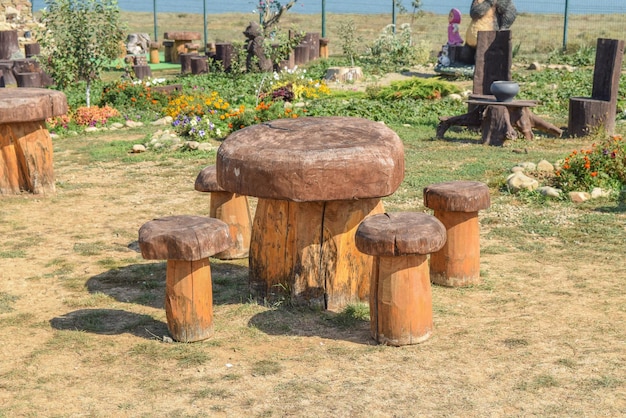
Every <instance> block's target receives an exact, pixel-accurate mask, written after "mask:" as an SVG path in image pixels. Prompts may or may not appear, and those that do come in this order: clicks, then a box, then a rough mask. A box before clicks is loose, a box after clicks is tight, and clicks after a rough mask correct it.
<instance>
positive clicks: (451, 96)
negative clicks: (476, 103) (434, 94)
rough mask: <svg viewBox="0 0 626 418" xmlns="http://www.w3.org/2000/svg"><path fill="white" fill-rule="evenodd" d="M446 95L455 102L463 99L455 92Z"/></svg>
mask: <svg viewBox="0 0 626 418" xmlns="http://www.w3.org/2000/svg"><path fill="white" fill-rule="evenodd" d="M448 97H449V98H450V99H451V100H456V101H457V102H462V101H463V100H464V98H463V96H461V95H460V94H457V93H452V94H448Z"/></svg>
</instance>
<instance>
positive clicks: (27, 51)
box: [24, 42, 41, 58]
mask: <svg viewBox="0 0 626 418" xmlns="http://www.w3.org/2000/svg"><path fill="white" fill-rule="evenodd" d="M40 52H41V47H40V46H39V44H38V43H37V42H35V43H31V44H25V45H24V55H25V56H26V58H31V57H35V56H37V55H39V53H40Z"/></svg>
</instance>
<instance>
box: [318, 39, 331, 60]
mask: <svg viewBox="0 0 626 418" xmlns="http://www.w3.org/2000/svg"><path fill="white" fill-rule="evenodd" d="M328 42H329V40H328V38H320V58H328Z"/></svg>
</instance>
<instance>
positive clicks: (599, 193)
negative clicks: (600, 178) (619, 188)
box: [591, 187, 611, 199]
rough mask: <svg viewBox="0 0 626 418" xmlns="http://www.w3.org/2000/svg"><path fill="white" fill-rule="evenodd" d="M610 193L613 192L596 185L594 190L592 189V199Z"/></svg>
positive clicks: (607, 195) (606, 195)
mask: <svg viewBox="0 0 626 418" xmlns="http://www.w3.org/2000/svg"><path fill="white" fill-rule="evenodd" d="M610 195H611V192H610V191H609V190H602V189H601V188H599V187H594V188H593V190H592V191H591V198H592V199H597V198H599V197H609V196H610Z"/></svg>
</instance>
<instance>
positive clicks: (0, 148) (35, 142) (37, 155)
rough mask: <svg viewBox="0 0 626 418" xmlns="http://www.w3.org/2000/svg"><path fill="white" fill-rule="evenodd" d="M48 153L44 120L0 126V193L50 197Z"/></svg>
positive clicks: (49, 144)
mask: <svg viewBox="0 0 626 418" xmlns="http://www.w3.org/2000/svg"><path fill="white" fill-rule="evenodd" d="M52 151H53V148H52V139H51V138H50V134H49V133H48V130H47V129H46V125H45V122H44V120H41V121H36V122H13V123H4V124H0V169H1V170H2V171H1V172H0V194H5V195H6V194H18V193H20V192H22V191H30V192H32V193H34V194H43V195H48V194H53V193H54V191H55V186H54V166H53V156H52Z"/></svg>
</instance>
